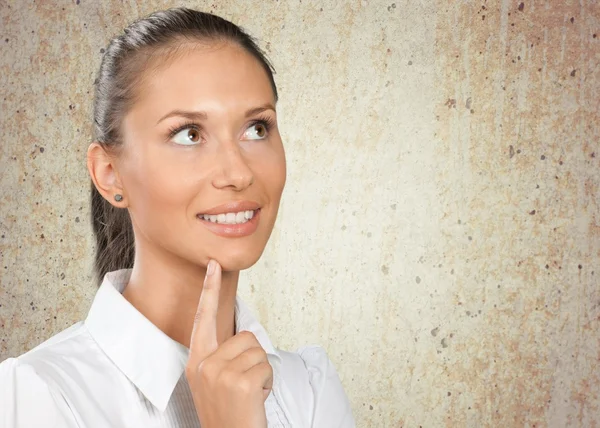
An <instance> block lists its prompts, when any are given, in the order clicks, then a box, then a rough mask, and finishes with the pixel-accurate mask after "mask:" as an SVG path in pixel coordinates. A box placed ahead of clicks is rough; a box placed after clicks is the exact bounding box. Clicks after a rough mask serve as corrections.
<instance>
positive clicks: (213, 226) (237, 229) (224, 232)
mask: <svg viewBox="0 0 600 428" xmlns="http://www.w3.org/2000/svg"><path fill="white" fill-rule="evenodd" d="M220 207H222V205H221V206H219V207H217V208H219V209H221V208H220ZM215 209H216V208H215ZM236 209H239V208H236ZM240 211H250V209H246V210H244V209H240ZM228 212H231V211H228ZM260 213H261V209H256V210H254V217H252V218H251V219H250V220H248V221H247V222H246V223H242V224H219V223H213V222H212V221H208V220H204V219H203V218H202V217H200V214H198V215H197V216H196V218H197V219H198V220H199V221H200V223H201V224H202V225H203V226H204V227H206V228H207V229H208V230H210V231H211V232H212V233H214V234H215V235H218V236H222V237H224V238H242V237H244V236H249V235H252V234H253V233H254V232H255V231H256V229H257V228H258V222H259V221H260ZM219 214H222V212H219ZM211 215H213V214H211Z"/></svg>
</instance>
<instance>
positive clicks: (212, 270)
mask: <svg viewBox="0 0 600 428" xmlns="http://www.w3.org/2000/svg"><path fill="white" fill-rule="evenodd" d="M215 263H216V262H215V261H214V260H212V259H211V260H210V261H209V262H208V266H207V267H206V276H211V275H212V274H213V273H215Z"/></svg>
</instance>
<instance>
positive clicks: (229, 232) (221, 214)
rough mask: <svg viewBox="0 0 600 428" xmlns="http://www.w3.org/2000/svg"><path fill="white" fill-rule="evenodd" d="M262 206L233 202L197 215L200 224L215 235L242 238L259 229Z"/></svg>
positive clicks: (246, 202) (249, 202)
mask: <svg viewBox="0 0 600 428" xmlns="http://www.w3.org/2000/svg"><path fill="white" fill-rule="evenodd" d="M261 211H262V206H261V204H259V203H257V202H253V201H232V202H228V203H225V204H222V205H219V206H217V207H213V208H211V209H209V210H207V211H204V212H203V213H199V214H197V215H196V218H197V219H198V220H200V224H201V225H202V226H204V227H206V228H207V229H208V230H209V231H211V232H212V233H214V234H215V235H218V236H222V237H225V238H241V237H244V236H249V235H252V234H253V233H254V232H256V230H257V229H258V224H259V222H260V217H261Z"/></svg>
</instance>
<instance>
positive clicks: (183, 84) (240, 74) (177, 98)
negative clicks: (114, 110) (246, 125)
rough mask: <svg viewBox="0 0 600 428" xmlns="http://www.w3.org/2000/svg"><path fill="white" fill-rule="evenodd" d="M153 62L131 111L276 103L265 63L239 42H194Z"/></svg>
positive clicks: (242, 107)
mask: <svg viewBox="0 0 600 428" xmlns="http://www.w3.org/2000/svg"><path fill="white" fill-rule="evenodd" d="M161 61H162V62H161ZM154 62H155V64H154V67H150V69H151V71H148V72H147V74H146V75H145V76H144V78H143V80H141V81H140V87H139V88H138V94H137V97H136V100H135V102H134V105H133V106H132V107H131V110H130V112H131V113H135V112H137V113H138V114H139V113H141V114H144V115H145V116H157V117H162V115H163V114H164V113H165V112H168V111H170V110H173V109H190V110H203V111H206V112H209V113H210V111H212V110H235V109H240V110H243V111H246V110H247V109H248V108H251V107H255V106H256V105H263V104H265V103H272V104H274V103H275V100H274V94H273V90H272V88H271V84H270V81H269V78H268V76H267V73H266V71H265V70H264V68H263V67H262V65H261V63H260V62H259V61H258V60H257V59H256V58H255V57H253V56H252V55H251V54H249V53H248V52H246V51H245V50H244V49H243V48H241V47H240V46H237V45H235V44H231V43H225V42H221V43H214V44H210V45H206V44H203V45H194V46H193V47H187V48H181V49H180V50H178V51H177V52H176V53H175V54H172V55H162V56H158V57H157V58H155V59H154ZM148 119H150V117H148Z"/></svg>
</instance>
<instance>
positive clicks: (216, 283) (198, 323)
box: [190, 260, 221, 363]
mask: <svg viewBox="0 0 600 428" xmlns="http://www.w3.org/2000/svg"><path fill="white" fill-rule="evenodd" d="M220 290H221V266H220V265H219V263H217V261H216V260H210V261H209V262H208V266H207V268H206V277H205V278H204V285H203V287H202V293H200V300H199V302H198V309H197V310H196V315H195V316H194V327H193V329H192V337H191V339H190V359H191V358H193V359H194V360H195V361H197V362H198V363H200V362H202V361H203V360H204V359H205V358H206V357H208V356H209V355H210V354H212V353H213V352H215V351H216V350H217V348H218V346H219V344H218V342H217V312H218V309H219V291H220Z"/></svg>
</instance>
